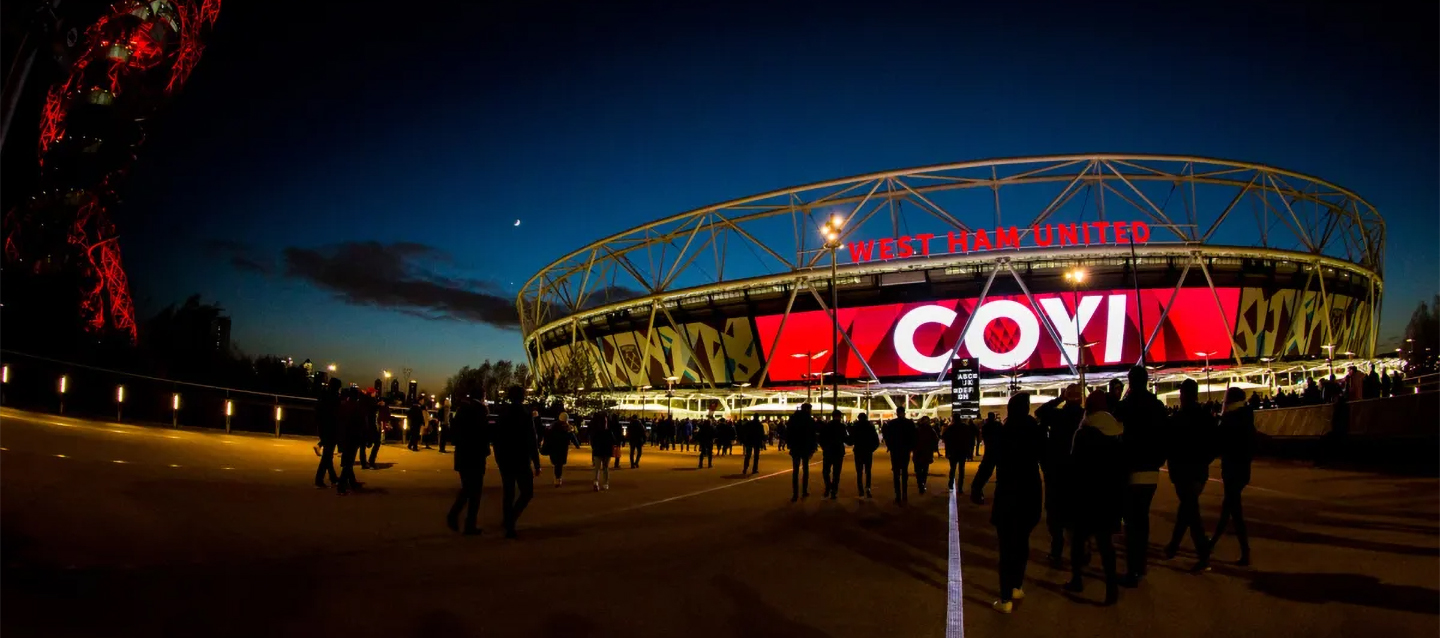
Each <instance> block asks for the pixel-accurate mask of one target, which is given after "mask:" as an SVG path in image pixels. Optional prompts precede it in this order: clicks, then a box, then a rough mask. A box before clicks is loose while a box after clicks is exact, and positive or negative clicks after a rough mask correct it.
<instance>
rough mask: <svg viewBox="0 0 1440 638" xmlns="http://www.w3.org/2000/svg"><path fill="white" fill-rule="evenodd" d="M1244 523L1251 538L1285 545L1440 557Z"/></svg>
mask: <svg viewBox="0 0 1440 638" xmlns="http://www.w3.org/2000/svg"><path fill="white" fill-rule="evenodd" d="M1245 523H1246V525H1245V526H1246V527H1247V528H1249V532H1250V534H1251V535H1252V536H1260V537H1263V538H1269V539H1272V540H1278V541H1283V542H1286V543H1306V544H1313V545H1329V546H1331V547H1345V548H1349V549H1358V550H1363V551H1369V552H1387V553H1391V554H1404V555H1408V556H1440V547H1434V546H1431V547H1420V546H1416V545H1401V544H1399V543H1385V542H1380V541H1368V540H1362V539H1358V538H1345V537H1344V536H1333V535H1330V534H1321V533H1318V532H1304V531H1300V530H1297V529H1295V528H1293V527H1286V526H1284V525H1276V524H1274V523H1266V522H1261V521H1246V522H1245Z"/></svg>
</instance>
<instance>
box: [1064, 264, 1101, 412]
mask: <svg viewBox="0 0 1440 638" xmlns="http://www.w3.org/2000/svg"><path fill="white" fill-rule="evenodd" d="M1065 281H1068V282H1070V300H1071V303H1073V304H1074V305H1075V310H1074V312H1075V343H1073V344H1071V343H1067V344H1065V345H1067V346H1069V345H1076V344H1078V343H1081V337H1080V284H1082V283H1084V282H1085V270H1084V269H1081V268H1071V269H1070V270H1068V271H1066V272H1065ZM1090 345H1094V344H1090ZM1085 347H1086V346H1079V347H1077V348H1076V353H1077V354H1078V355H1079V356H1080V387H1081V388H1084V387H1085V350H1084V348H1085Z"/></svg>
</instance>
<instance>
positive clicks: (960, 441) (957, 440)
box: [940, 416, 975, 495]
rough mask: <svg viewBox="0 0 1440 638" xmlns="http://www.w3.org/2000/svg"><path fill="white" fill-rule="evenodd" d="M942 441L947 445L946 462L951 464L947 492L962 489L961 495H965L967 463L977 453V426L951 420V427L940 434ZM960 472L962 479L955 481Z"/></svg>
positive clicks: (959, 418) (956, 419) (967, 421)
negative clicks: (957, 488) (957, 472)
mask: <svg viewBox="0 0 1440 638" xmlns="http://www.w3.org/2000/svg"><path fill="white" fill-rule="evenodd" d="M940 440H941V441H942V442H944V443H945V460H947V461H949V462H950V479H949V481H948V482H947V483H946V485H947V487H946V490H947V491H954V490H955V488H956V487H959V488H960V494H962V495H963V494H965V487H964V486H965V462H966V461H969V460H970V458H971V456H973V455H974V453H975V426H973V425H971V424H970V421H969V419H965V418H961V417H958V416H957V417H954V418H953V419H951V420H950V426H949V427H947V428H945V431H944V432H943V433H941V434H940ZM956 470H959V472H960V479H959V480H958V481H957V480H956V479H955V472H956Z"/></svg>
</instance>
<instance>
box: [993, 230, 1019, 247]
mask: <svg viewBox="0 0 1440 638" xmlns="http://www.w3.org/2000/svg"><path fill="white" fill-rule="evenodd" d="M1006 246H1009V247H1011V248H1019V247H1020V230H1019V229H1018V228H1015V227H1014V226H1011V227H1009V228H996V229H995V247H996V248H1004V247H1006Z"/></svg>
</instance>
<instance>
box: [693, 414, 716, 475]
mask: <svg viewBox="0 0 1440 638" xmlns="http://www.w3.org/2000/svg"><path fill="white" fill-rule="evenodd" d="M695 449H697V450H700V467H707V466H706V462H707V461H708V462H709V466H708V467H715V422H714V421H713V420H711V419H705V420H704V421H701V422H700V425H698V426H696V427H695Z"/></svg>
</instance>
